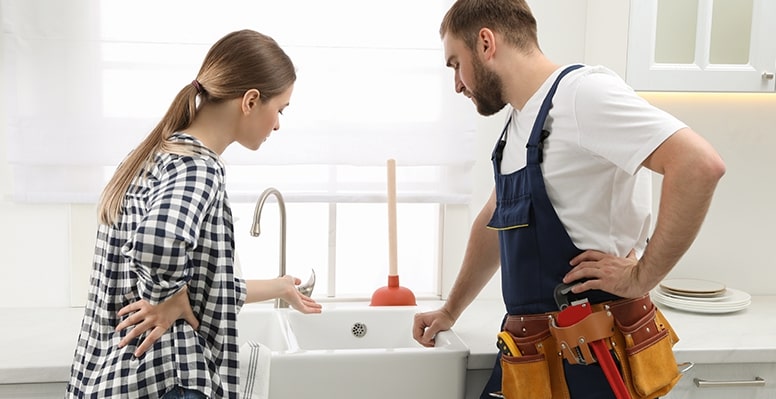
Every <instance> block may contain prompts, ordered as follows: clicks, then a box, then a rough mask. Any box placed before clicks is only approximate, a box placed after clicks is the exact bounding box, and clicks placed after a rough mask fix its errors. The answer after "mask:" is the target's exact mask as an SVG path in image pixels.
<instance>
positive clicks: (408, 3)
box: [0, 0, 475, 297]
mask: <svg viewBox="0 0 776 399" xmlns="http://www.w3.org/2000/svg"><path fill="white" fill-rule="evenodd" d="M450 3H451V1H449V0H429V1H422V2H417V1H414V0H399V1H392V2H362V1H357V0H333V1H327V2H320V1H315V0H299V1H257V0H229V1H220V2H213V1H205V0H197V1H192V0H176V1H172V0H170V1H164V2H159V1H151V0H136V1H132V2H124V1H109V0H105V1H98V0H81V1H68V2H62V1H58V0H38V1H28V0H0V5H2V8H1V9H0V16H1V17H2V23H3V47H2V49H3V57H2V62H3V70H4V72H5V74H6V75H5V76H4V82H5V83H6V86H7V87H4V89H3V91H4V96H5V105H6V109H7V126H5V129H4V130H5V131H6V134H7V143H8V158H9V162H10V165H11V171H12V179H13V184H14V187H13V193H14V198H15V199H16V200H17V201H25V202H60V203H93V202H95V201H96V200H97V198H98V197H99V193H100V191H101V190H102V187H103V186H104V184H105V183H106V182H107V180H108V178H109V176H110V174H111V173H112V171H113V169H114V168H115V165H117V164H118V162H119V161H120V160H121V159H122V158H123V157H124V155H125V154H126V153H127V152H128V151H129V150H130V149H131V148H133V147H134V146H135V145H136V144H137V143H138V142H139V141H140V140H141V139H142V138H143V137H144V136H145V135H146V134H147V132H148V131H150V129H151V128H152V127H153V126H154V124H155V123H156V122H157V121H158V119H159V118H160V117H161V115H162V114H163V112H164V111H165V110H166V109H167V107H168V106H169V103H170V101H171V100H172V98H173V97H174V95H175V93H177V91H178V90H180V88H181V87H182V86H184V85H186V84H188V83H189V82H190V81H191V80H192V79H193V78H194V77H195V76H196V72H197V70H198V69H199V66H200V63H201V62H202V58H203V57H204V55H205V53H206V52H207V49H208V48H209V47H210V46H211V45H212V43H214V42H215V41H216V40H217V39H218V38H220V37H221V36H223V35H224V34H225V33H227V32H229V31H233V30H237V29H243V28H249V29H255V30H258V31H260V32H262V33H265V34H268V35H270V36H272V37H273V38H275V39H276V40H277V41H278V42H279V43H280V45H281V47H283V48H284V49H285V50H286V52H287V53H288V54H289V56H290V57H291V59H292V60H293V61H294V63H295V65H296V66H297V75H298V80H297V83H296V85H295V89H294V95H293V97H292V99H291V106H290V107H289V108H288V109H287V112H284V115H283V116H282V117H281V121H280V123H281V130H280V131H279V132H277V133H275V134H273V135H272V137H271V138H270V140H269V141H267V142H266V143H265V144H264V145H263V146H262V148H261V149H260V150H259V151H258V152H251V151H248V150H245V149H243V148H240V147H238V146H232V147H230V148H229V149H227V151H226V152H225V153H224V154H223V157H224V160H225V161H226V163H227V191H228V193H229V195H230V198H231V201H232V205H233V208H234V209H235V214H236V216H238V217H239V221H238V224H237V226H236V227H237V229H238V244H237V245H238V253H239V254H240V257H241V260H242V263H243V264H244V267H243V269H244V272H245V273H246V275H248V276H250V275H256V276H258V275H261V276H263V277H270V276H274V274H276V270H277V269H276V267H277V266H276V263H273V262H272V261H271V259H277V250H276V249H272V247H271V246H270V247H267V248H265V247H266V246H267V245H270V242H271V240H272V239H273V237H276V236H277V233H276V232H274V229H273V228H272V224H271V223H272V221H271V218H270V216H275V215H274V214H276V212H272V211H271V209H267V210H266V216H264V215H263V217H265V218H266V219H267V220H265V221H263V223H262V225H266V227H265V226H262V227H263V229H264V230H265V231H266V232H267V233H266V234H264V235H262V236H261V237H259V238H253V237H249V236H248V234H247V230H245V226H246V225H247V226H248V227H249V226H250V223H249V220H250V219H251V218H252V215H253V206H254V205H255V201H256V199H257V198H258V196H259V194H260V193H261V192H262V191H263V190H264V189H265V188H267V187H270V186H273V187H276V188H278V189H279V190H280V191H281V192H282V193H283V195H284V197H285V198H286V201H287V202H288V222H289V225H288V229H287V231H288V236H287V243H288V269H287V270H288V271H289V273H293V274H298V275H299V277H302V278H303V279H304V278H306V277H307V275H308V273H309V271H308V270H305V268H306V267H307V266H305V267H301V266H298V265H302V264H304V265H309V267H314V268H315V269H316V272H317V275H318V284H317V285H316V294H320V295H326V296H338V297H340V296H349V295H363V294H365V293H371V292H372V291H373V290H374V289H375V287H376V286H382V285H385V284H386V281H383V280H385V276H386V275H387V270H388V268H387V253H386V252H387V249H386V250H385V251H382V250H381V249H380V248H381V246H385V247H386V248H387V238H386V237H385V235H386V231H387V227H380V224H381V223H383V224H384V223H386V221H387V216H386V211H385V204H384V202H385V161H386V160H387V159H388V158H394V159H396V160H397V187H398V191H399V193H398V198H399V202H400V204H399V210H398V218H399V221H398V223H399V232H400V234H399V252H400V253H399V273H400V276H402V285H405V284H404V283H405V282H407V281H408V280H407V279H412V281H413V283H415V282H417V284H418V285H419V286H422V288H419V289H418V291H421V292H424V293H430V294H434V293H436V292H438V291H439V289H438V263H439V261H438V259H437V258H438V256H437V253H438V251H439V242H440V241H441V240H440V237H439V234H440V233H439V232H440V228H439V226H440V223H441V222H440V220H441V218H440V217H439V215H440V212H441V209H443V208H444V206H443V205H445V204H465V203H468V201H469V196H470V190H471V182H470V179H469V172H470V170H471V167H472V165H473V158H472V151H471V150H470V149H471V148H472V147H473V134H474V129H475V114H474V113H473V112H471V107H470V105H469V103H468V101H467V100H466V99H464V98H463V97H462V96H458V95H456V94H455V92H454V88H453V79H452V75H451V73H450V72H449V70H447V69H446V68H445V66H444V56H443V52H442V49H441V42H440V40H439V35H438V27H439V22H440V21H441V18H442V15H443V14H444V12H445V11H446V10H447V8H448V7H449V5H450ZM270 205H271V204H268V208H269V206H270ZM242 231H245V232H246V234H245V236H246V238H245V239H243V237H242V236H241V235H240V234H241V232H242ZM381 251H382V253H380V252H381ZM268 264H269V265H271V266H269V265H268ZM383 264H385V265H383ZM254 265H257V266H254ZM258 265H261V266H258ZM367 270H370V271H371V270H374V271H376V272H375V273H371V272H367ZM347 276H352V277H347ZM376 276H379V279H380V281H376V279H378V277H376ZM323 287H325V288H326V289H325V290H324V289H322V288H323ZM365 287H366V288H365Z"/></svg>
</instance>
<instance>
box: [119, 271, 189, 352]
mask: <svg viewBox="0 0 776 399" xmlns="http://www.w3.org/2000/svg"><path fill="white" fill-rule="evenodd" d="M130 313H131V314H130ZM127 314H130V316H129V317H127V318H126V319H124V320H123V321H122V322H121V323H119V325H118V326H116V332H118V331H121V330H124V329H126V328H128V327H133V328H132V329H131V330H130V331H129V332H128V333H127V335H126V336H125V337H124V339H122V340H121V342H119V348H123V347H124V346H126V345H127V344H129V343H130V342H131V341H132V340H133V339H135V338H137V337H139V336H140V335H142V334H143V333H145V332H147V331H148V332H149V334H148V335H147V336H146V337H145V339H144V340H143V342H142V343H140V345H139V346H138V347H137V348H136V349H135V353H134V355H135V356H136V357H140V356H142V355H143V354H144V353H145V352H146V351H147V350H148V349H149V348H151V346H152V345H153V344H154V343H155V342H156V341H157V340H158V339H159V338H160V337H161V336H162V335H163V334H164V333H165V332H167V330H169V329H170V327H172V325H173V323H175V321H176V320H179V319H183V320H186V322H187V323H189V324H190V325H191V327H192V328H194V329H195V330H196V329H198V328H199V320H197V318H196V317H195V316H194V312H193V311H192V310H191V303H190V302H189V291H188V289H187V287H186V286H184V287H183V288H182V289H181V290H180V291H178V292H177V293H176V294H175V295H173V296H172V297H170V298H169V299H167V300H166V301H164V302H161V303H159V304H157V305H156V306H154V305H151V304H150V303H148V301H146V300H145V299H141V300H139V301H135V302H133V303H131V304H129V305H127V306H124V307H123V308H121V309H120V310H119V312H118V315H119V317H121V316H124V315H127Z"/></svg>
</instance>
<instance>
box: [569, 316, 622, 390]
mask: <svg viewBox="0 0 776 399" xmlns="http://www.w3.org/2000/svg"><path fill="white" fill-rule="evenodd" d="M592 313H593V311H592V309H590V304H589V303H587V302H584V303H579V304H573V305H570V306H568V307H566V308H565V309H563V310H561V311H560V313H558V316H557V317H556V320H555V322H556V323H557V325H558V326H559V327H568V326H571V325H573V324H575V323H579V322H580V321H582V319H584V318H585V317H587V316H588V315H590V314H592ZM588 345H590V347H592V349H593V353H595V357H596V359H598V363H599V364H600V365H601V370H603V372H604V376H606V380H607V381H608V382H609V386H610V387H611V388H612V392H614V396H615V397H616V398H617V399H631V396H630V392H628V387H626V386H625V382H624V381H623V379H622V376H621V375H620V370H619V369H617V364H616V363H615V362H614V359H613V358H612V354H611V352H609V349H608V348H607V347H606V342H604V341H603V340H598V341H593V342H589V343H588Z"/></svg>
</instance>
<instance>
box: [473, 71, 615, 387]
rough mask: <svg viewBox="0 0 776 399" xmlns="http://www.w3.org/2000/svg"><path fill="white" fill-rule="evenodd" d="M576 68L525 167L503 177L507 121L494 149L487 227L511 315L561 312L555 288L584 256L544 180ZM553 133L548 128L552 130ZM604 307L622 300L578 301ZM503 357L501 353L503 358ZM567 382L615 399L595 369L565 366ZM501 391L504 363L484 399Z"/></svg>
mask: <svg viewBox="0 0 776 399" xmlns="http://www.w3.org/2000/svg"><path fill="white" fill-rule="evenodd" d="M580 67H581V65H573V66H570V67H568V68H566V69H565V70H563V71H562V72H561V73H560V75H558V77H557V79H556V80H555V82H554V84H553V85H552V87H551V88H550V90H549V92H548V93H547V96H546V97H545V98H544V101H543V103H542V106H541V108H540V110H539V113H538V115H537V116H536V121H535V122H534V125H533V128H532V130H531V136H530V138H529V139H528V145H527V158H526V166H525V167H524V168H522V169H520V170H518V171H515V172H514V173H511V174H508V175H503V174H501V158H502V153H503V150H504V146H505V145H506V140H507V130H508V127H509V124H510V122H511V119H510V121H507V124H506V126H505V127H504V130H503V132H502V133H501V138H500V139H499V141H498V144H497V145H496V148H495V149H494V150H493V156H492V160H493V169H494V174H495V180H496V210H495V211H494V213H493V217H492V219H491V220H490V223H489V224H488V227H489V228H492V229H496V230H498V235H499V245H500V251H501V286H502V295H503V297H504V304H505V305H506V310H507V313H508V314H510V315H526V314H535V313H544V312H550V311H555V310H558V307H557V304H556V303H555V299H554V297H553V291H554V289H555V286H556V285H558V284H559V283H561V280H562V279H563V276H564V275H566V273H568V272H569V270H571V266H570V265H569V261H570V260H571V259H572V258H573V257H574V256H576V255H578V254H580V253H582V250H580V249H579V248H577V247H576V246H575V245H574V243H573V242H572V241H571V238H570V237H569V235H568V233H567V232H566V229H565V227H563V224H562V223H561V221H560V219H559V218H558V215H557V214H556V213H555V209H554V208H553V206H552V203H551V202H550V199H549V197H548V196H547V190H546V188H545V186H544V178H543V176H542V169H541V163H542V157H543V145H544V144H543V142H544V140H545V139H546V138H547V137H548V136H549V131H548V130H545V127H544V125H545V120H546V119H547V115H548V114H549V112H550V109H551V108H552V97H553V95H554V94H555V91H556V89H557V87H558V82H560V80H561V79H562V78H563V76H565V75H566V74H567V73H569V72H571V71H573V70H575V69H577V68H580ZM548 128H549V127H548ZM583 297H584V298H587V299H588V300H589V301H590V302H591V303H599V302H604V301H608V300H615V299H619V297H617V296H614V295H611V294H608V293H606V292H603V291H587V292H585V293H583V294H580V295H579V296H578V298H574V297H573V296H572V297H571V298H570V299H571V300H575V299H581V298H583ZM499 358H500V354H499ZM564 369H565V372H566V382H567V384H568V386H569V391H570V392H571V396H572V398H573V399H582V398H595V399H602V398H614V395H613V394H612V390H611V388H610V387H609V384H608V383H607V381H606V378H605V377H604V375H603V372H602V371H601V368H600V367H599V366H598V365H597V364H595V365H590V366H582V365H569V364H568V363H566V362H564ZM500 389H501V366H500V363H499V359H498V358H497V359H496V365H495V367H494V370H493V373H492V375H491V378H490V380H489V381H488V383H487V385H486V387H485V390H484V392H483V393H482V396H481V398H483V399H488V398H491V396H490V395H489V393H491V392H496V391H500Z"/></svg>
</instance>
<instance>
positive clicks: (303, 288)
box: [296, 269, 315, 296]
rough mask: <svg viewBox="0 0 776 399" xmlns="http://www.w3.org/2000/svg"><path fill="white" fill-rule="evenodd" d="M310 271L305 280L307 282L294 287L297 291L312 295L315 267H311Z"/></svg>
mask: <svg viewBox="0 0 776 399" xmlns="http://www.w3.org/2000/svg"><path fill="white" fill-rule="evenodd" d="M311 271H312V274H311V275H310V278H309V279H308V280H307V282H306V283H304V284H301V285H299V286H298V287H296V289H297V290H298V291H299V292H301V293H302V294H303V295H306V296H310V295H312V293H313V288H315V269H311Z"/></svg>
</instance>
